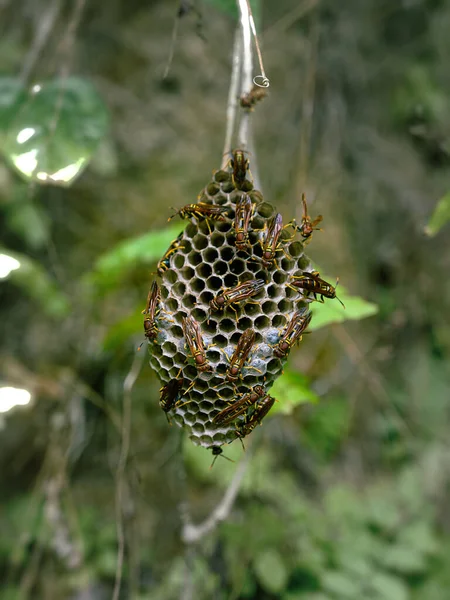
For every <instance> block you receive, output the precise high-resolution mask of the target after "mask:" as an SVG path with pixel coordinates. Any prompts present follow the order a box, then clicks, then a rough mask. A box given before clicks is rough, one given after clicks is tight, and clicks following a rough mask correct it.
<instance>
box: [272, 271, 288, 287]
mask: <svg viewBox="0 0 450 600" xmlns="http://www.w3.org/2000/svg"><path fill="white" fill-rule="evenodd" d="M287 278H288V276H287V274H286V273H283V271H280V270H279V271H275V273H274V274H273V280H274V282H275V283H277V284H278V285H282V284H283V283H286V281H287Z"/></svg>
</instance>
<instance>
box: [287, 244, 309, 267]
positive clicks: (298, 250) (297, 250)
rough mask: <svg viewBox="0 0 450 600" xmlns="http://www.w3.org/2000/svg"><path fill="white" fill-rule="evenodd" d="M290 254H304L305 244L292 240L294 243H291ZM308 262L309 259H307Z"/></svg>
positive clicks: (293, 256)
mask: <svg viewBox="0 0 450 600" xmlns="http://www.w3.org/2000/svg"><path fill="white" fill-rule="evenodd" d="M288 251H289V254H290V255H291V256H292V258H298V257H299V256H302V253H303V244H302V243H301V242H292V244H289V250H288ZM307 264H308V261H307Z"/></svg>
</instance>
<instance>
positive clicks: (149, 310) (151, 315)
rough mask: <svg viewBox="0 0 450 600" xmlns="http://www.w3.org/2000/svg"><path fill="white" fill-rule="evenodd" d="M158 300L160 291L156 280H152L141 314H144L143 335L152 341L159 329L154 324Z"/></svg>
mask: <svg viewBox="0 0 450 600" xmlns="http://www.w3.org/2000/svg"><path fill="white" fill-rule="evenodd" d="M160 301H161V291H160V289H159V287H158V284H157V283H156V281H154V282H153V283H152V287H151V288H150V291H149V293H148V296H147V305H146V307H145V308H144V310H143V311H142V314H143V315H146V317H145V319H144V332H145V337H146V338H148V339H149V340H153V341H155V338H156V336H157V335H158V331H159V329H158V327H157V326H156V317H157V316H158V315H159V313H160V308H159V303H160Z"/></svg>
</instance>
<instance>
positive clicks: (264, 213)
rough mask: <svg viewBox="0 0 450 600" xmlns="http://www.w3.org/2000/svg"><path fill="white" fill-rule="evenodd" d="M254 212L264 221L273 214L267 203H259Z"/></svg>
mask: <svg viewBox="0 0 450 600" xmlns="http://www.w3.org/2000/svg"><path fill="white" fill-rule="evenodd" d="M256 212H257V213H258V215H260V216H261V217H264V218H265V219H269V218H270V217H271V216H272V215H273V213H274V208H273V206H272V205H271V204H269V203H268V202H261V203H260V204H258V205H257V207H256Z"/></svg>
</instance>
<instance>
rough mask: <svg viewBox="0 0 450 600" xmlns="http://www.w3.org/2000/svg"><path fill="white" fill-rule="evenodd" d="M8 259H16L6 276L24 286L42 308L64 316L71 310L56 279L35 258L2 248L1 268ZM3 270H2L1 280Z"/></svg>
mask: <svg viewBox="0 0 450 600" xmlns="http://www.w3.org/2000/svg"><path fill="white" fill-rule="evenodd" d="M3 257H7V259H6V261H7V260H8V259H9V262H11V260H12V261H14V263H15V264H14V267H13V269H11V270H10V271H9V273H7V275H6V276H5V272H3V275H4V277H3V278H6V277H8V279H9V280H10V281H11V282H13V283H14V284H16V285H18V286H20V287H21V288H23V289H24V290H25V291H26V292H27V293H28V294H29V295H30V296H31V297H32V298H34V299H35V300H36V301H37V302H39V303H40V305H41V308H42V309H43V310H44V311H45V312H46V313H47V314H48V315H50V316H53V317H57V318H62V317H65V316H66V315H67V314H68V313H69V310H70V304H69V302H68V300H67V298H66V296H65V295H64V294H63V292H62V291H61V290H60V288H59V287H58V285H57V284H56V282H55V281H53V279H52V278H51V277H50V276H49V275H48V274H47V273H46V272H45V271H44V269H43V268H42V267H41V265H40V264H39V263H38V262H36V261H35V260H33V259H31V258H29V257H28V256H25V255H23V254H19V253H18V252H11V251H10V250H5V251H3V250H2V249H1V248H0V270H1V264H3V262H4V260H5V259H4V258H3ZM1 279H2V272H1V271H0V281H1Z"/></svg>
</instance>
